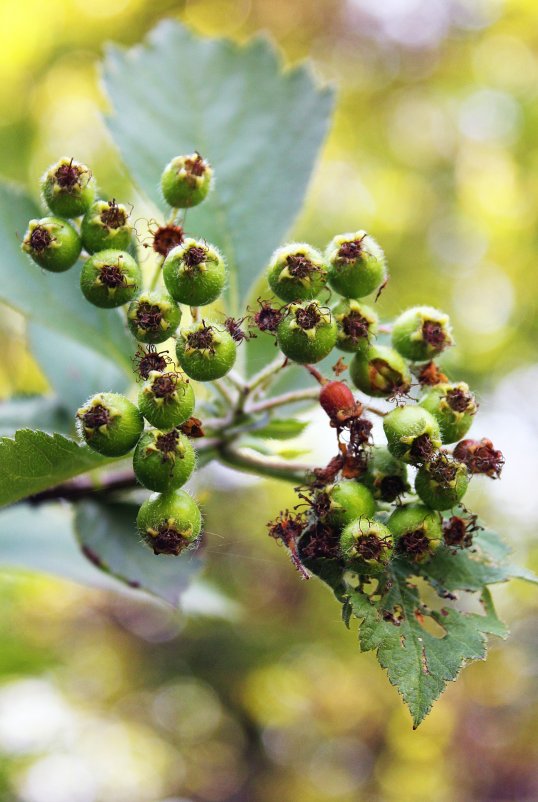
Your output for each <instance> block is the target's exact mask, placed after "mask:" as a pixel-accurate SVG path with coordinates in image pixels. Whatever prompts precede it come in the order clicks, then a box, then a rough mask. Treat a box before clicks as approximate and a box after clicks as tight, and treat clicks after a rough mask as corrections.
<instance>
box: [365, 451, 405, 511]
mask: <svg viewBox="0 0 538 802" xmlns="http://www.w3.org/2000/svg"><path fill="white" fill-rule="evenodd" d="M361 482H363V483H364V484H365V485H366V487H368V488H370V490H371V491H372V493H373V495H374V498H375V499H378V500H379V501H385V502H388V503H392V502H393V501H395V500H396V499H397V498H399V497H400V496H401V495H403V494H404V493H407V492H408V490H409V489H410V488H409V483H408V481H407V466H406V465H405V463H403V462H400V460H398V459H396V457H394V456H393V455H392V454H391V453H390V451H389V450H388V448H385V446H374V448H373V449H372V451H371V454H370V458H369V459H368V467H367V469H366V473H365V474H364V476H362V477H361Z"/></svg>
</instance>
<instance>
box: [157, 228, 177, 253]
mask: <svg viewBox="0 0 538 802" xmlns="http://www.w3.org/2000/svg"><path fill="white" fill-rule="evenodd" d="M184 238H185V234H184V231H183V228H182V227H181V226H172V225H170V226H161V227H160V228H158V229H157V231H156V232H155V234H154V235H153V250H154V251H155V252H156V253H159V254H160V255H161V256H168V254H169V253H170V251H171V250H172V248H175V247H176V246H177V245H181V243H182V242H183V240H184Z"/></svg>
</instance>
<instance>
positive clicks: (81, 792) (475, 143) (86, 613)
mask: <svg viewBox="0 0 538 802" xmlns="http://www.w3.org/2000/svg"><path fill="white" fill-rule="evenodd" d="M166 16H172V17H177V18H179V19H181V20H182V21H184V22H186V23H187V24H189V25H191V26H192V27H193V28H194V29H196V30H198V31H200V32H202V33H206V34H210V35H227V36H231V37H233V38H235V39H238V40H245V39H247V38H248V37H249V36H250V35H251V34H252V33H253V32H257V31H259V30H264V31H267V32H268V33H269V34H270V35H271V36H272V37H273V39H274V40H275V41H276V42H278V44H279V46H280V48H281V49H282V52H283V53H284V56H285V59H286V60H287V61H288V62H289V63H293V62H296V61H297V60H300V59H302V58H304V57H306V56H310V57H312V58H313V59H314V60H315V69H316V72H317V73H318V74H319V76H320V78H321V79H323V80H330V81H334V82H336V84H337V85H338V87H339V102H338V107H337V113H336V118H335V123H334V126H333V129H332V133H331V135H330V137H329V140H328V142H327V146H326V148H325V150H324V153H323V159H322V162H321V163H320V165H319V167H318V170H317V173H316V175H315V178H314V180H313V183H312V186H311V190H310V193H309V200H308V204H307V207H306V209H305V211H304V213H303V215H302V216H301V219H300V220H299V221H298V222H297V225H296V228H295V231H294V234H295V235H296V236H297V237H300V238H303V237H304V238H306V239H308V240H310V241H312V242H313V244H315V245H324V244H325V242H326V241H327V240H328V239H329V238H330V237H331V236H332V235H333V234H334V233H336V232H339V231H345V230H355V229H357V228H359V227H364V228H366V229H368V230H369V231H370V232H371V233H372V234H373V235H374V236H375V237H376V238H378V239H379V241H380V242H381V244H382V245H383V246H384V248H385V250H386V252H387V256H388V260H389V264H390V267H391V273H392V278H391V282H390V284H389V287H388V289H387V290H386V292H385V293H384V296H383V299H382V309H383V311H384V312H385V313H386V314H387V315H390V314H393V313H395V312H397V311H398V310H399V309H401V308H402V307H403V306H405V305H406V304H408V303H416V302H422V303H434V304H437V305H440V306H442V307H443V308H445V309H446V311H448V312H450V313H451V314H452V316H453V322H454V326H455V330H456V334H457V339H458V346H459V348H458V349H457V352H456V354H454V356H453V357H452V363H451V366H450V368H451V372H452V374H453V375H457V376H459V377H461V378H462V379H466V380H468V381H470V382H471V383H472V384H473V387H474V388H475V389H476V390H477V391H478V392H479V394H480V397H481V403H482V409H481V414H480V415H479V418H478V420H477V423H476V427H475V429H474V430H473V431H474V433H475V434H476V435H477V436H483V435H489V436H491V437H492V439H493V440H494V442H495V444H496V446H497V447H499V448H501V449H502V450H503V451H504V452H505V454H506V456H507V466H506V469H505V473H504V476H503V479H502V480H501V482H495V483H493V482H489V483H488V482H487V480H485V479H484V480H483V481H482V482H481V481H480V480H478V481H477V482H476V483H474V488H473V503H474V507H476V508H477V509H478V510H479V511H480V512H481V513H482V514H483V515H484V516H485V517H486V518H487V520H488V522H489V523H490V524H492V525H493V526H496V527H497V528H498V529H499V530H500V531H501V532H502V533H503V534H504V535H505V536H506V537H507V538H508V539H509V540H510V542H511V543H512V544H513V545H514V547H515V548H516V551H517V554H518V557H519V559H520V560H523V561H526V562H527V563H529V564H531V565H532V564H533V562H534V563H535V564H536V562H537V556H538V555H536V553H533V549H534V541H535V534H534V533H535V531H536V524H537V523H538V494H537V493H536V490H535V487H536V481H537V480H538V458H537V456H536V455H537V453H538V413H537V412H536V398H537V393H538V368H537V367H536V366H535V365H534V364H533V362H534V361H535V359H536V348H535V340H536V328H537V316H536V314H535V308H536V288H537V284H538V276H537V271H536V267H535V259H536V256H535V252H536V247H535V246H536V240H537V218H538V204H537V203H536V201H537V195H538V172H537V169H536V168H537V165H538V149H537V148H536V146H535V139H536V134H537V132H538V105H537V103H536V96H537V90H538V56H537V51H536V44H537V40H538V6H537V5H536V4H535V3H534V2H533V1H532V0H505V2H504V3H503V2H502V0H384V2H381V0H317V2H316V3H307V2H304V0H303V2H297V0H272V2H271V3H268V2H263V0H237V2H224V0H189V1H187V2H183V3H179V2H167V1H166V0H151V2H149V0H115V2H111V0H46V2H43V0H3V2H2V3H1V4H0V173H1V174H3V175H4V176H7V177H8V178H11V179H14V180H17V181H22V182H24V183H27V184H28V185H31V186H35V184H36V180H37V178H38V177H39V175H40V174H41V172H42V171H43V169H44V168H45V166H46V165H47V164H48V163H49V162H51V161H53V160H55V159H56V158H58V157H59V156H60V155H63V154H70V155H75V156H76V157H77V158H79V159H81V160H83V161H86V162H89V163H91V165H92V167H93V169H94V170H95V172H96V173H97V174H98V175H99V176H107V179H106V190H107V191H108V192H109V193H110V194H112V195H114V194H115V195H116V196H117V197H121V198H123V197H124V194H125V192H127V191H128V189H127V187H128V184H127V183H126V177H125V175H124V173H123V172H122V169H121V165H118V163H117V158H116V156H115V153H114V151H113V149H112V146H111V142H110V139H109V137H108V134H107V133H106V131H105V128H104V125H103V123H102V122H101V118H100V114H101V113H102V111H103V110H104V109H106V99H105V98H104V97H103V96H102V94H101V91H100V88H99V81H98V70H97V66H96V64H97V61H98V59H99V55H100V53H101V50H102V45H103V43H104V42H106V41H108V40H111V39H114V40H116V41H119V42H122V43H125V44H131V43H134V42H136V41H138V40H140V39H141V38H142V37H143V35H144V34H145V33H146V32H147V30H148V29H149V28H150V27H151V26H152V25H153V24H154V23H155V22H157V21H158V20H159V19H162V18H163V17H166ZM102 183H105V182H104V181H103V182H102ZM0 258H1V255H0ZM0 337H1V341H2V348H3V359H2V361H1V363H0V396H1V397H9V395H11V394H12V393H14V392H31V391H34V392H35V391H40V390H42V389H43V387H44V379H43V378H42V377H41V376H40V375H39V372H38V371H37V369H36V368H35V366H34V365H33V363H32V360H31V358H30V357H28V356H27V355H26V351H25V340H24V330H23V327H22V324H21V322H20V320H19V319H18V318H17V317H16V316H14V315H12V314H8V313H7V312H6V311H5V310H4V311H2V313H1V317H0ZM313 428H314V427H313V426H312V427H311V429H313ZM310 437H313V435H312V434H311V435H310ZM205 485H206V490H205V491H203V492H204V494H205V496H204V499H203V500H204V501H205V505H206V513H207V517H208V521H207V528H208V530H209V533H210V536H209V545H208V549H207V552H208V558H209V565H208V568H207V570H206V576H207V577H208V578H209V579H210V580H211V582H212V583H213V584H214V585H216V586H217V587H218V588H219V589H220V590H221V591H222V593H223V594H225V595H226V596H227V597H229V599H231V600H232V601H230V602H229V603H226V604H225V603H224V602H219V603H218V604H217V608H218V609H217V610H215V611H214V614H209V613H210V611H209V610H208V605H207V600H204V599H191V602H190V607H191V615H189V616H186V615H177V614H174V613H172V612H170V611H169V610H167V609H165V608H164V607H161V606H159V605H157V604H155V603H147V602H143V601H141V600H137V599H136V598H131V597H128V598H125V597H121V598H120V597H116V596H108V595H106V594H100V593H97V592H90V591H87V590H84V589H82V588H78V587H75V586H74V585H71V584H69V583H62V582H59V581H55V580H51V579H45V578H41V577H36V576H30V575H24V574H18V573H14V572H9V573H8V572H3V573H1V574H0V595H1V601H0V604H1V609H2V612H1V614H0V799H1V800H6V802H14V801H15V800H16V801H17V802H204V801H205V800H208V801H209V802H212V801H214V802H280V800H284V801H285V802H287V801H288V800H290V802H291V800H293V802H363V801H364V802H393V801H394V802H396V801H397V802H408V801H409V802H423V801H424V802H432V801H433V802H467V801H468V800H473V801H474V800H476V801H477V802H508V801H509V800H514V801H516V802H531V801H532V802H535V800H537V799H538V739H537V738H536V733H537V731H538V681H537V669H538V624H537V617H536V612H537V608H538V600H537V596H536V592H535V591H534V590H533V589H532V588H530V587H526V586H522V585H518V584H513V585H512V586H511V587H510V588H498V589H497V590H496V591H495V599H496V601H497V603H498V605H499V608H500V612H501V615H502V616H503V617H504V618H505V620H507V621H508V622H509V623H510V625H511V628H512V635H511V638H510V640H509V641H508V643H507V644H500V643H494V644H493V646H492V649H491V653H490V657H489V659H488V662H487V663H486V664H478V665H474V666H472V667H470V668H469V669H467V670H466V671H465V672H464V673H463V675H462V677H461V678H460V680H459V681H458V683H457V684H455V685H453V686H451V687H450V688H449V690H448V691H447V693H446V694H445V695H444V697H443V698H442V699H441V701H440V702H439V703H438V704H437V706H436V708H435V709H434V712H433V713H432V714H431V716H430V717H429V718H428V719H427V720H426V722H425V723H424V724H423V725H422V726H421V728H420V729H419V730H418V731H417V732H416V733H412V731H411V725H410V719H409V716H408V714H407V712H406V711H405V709H404V707H403V705H402V703H401V702H400V700H399V698H398V696H397V694H396V692H395V690H394V689H393V688H391V687H390V685H389V684H388V682H387V679H386V677H385V675H384V674H383V673H382V672H381V670H380V669H379V667H378V666H377V663H376V661H375V658H374V657H373V656H372V655H371V654H369V655H360V654H359V653H358V649H357V645H356V643H355V635H354V634H351V633H346V632H345V630H344V629H343V627H342V624H341V622H340V620H339V609H338V606H337V605H336V604H335V603H334V602H333V600H332V599H331V598H330V594H329V593H328V592H327V591H326V590H325V589H324V588H322V587H321V586H320V585H318V583H317V582H316V581H312V582H309V583H301V582H300V581H299V579H298V576H297V574H296V573H295V572H294V571H293V569H292V567H291V566H290V565H289V563H288V560H287V557H286V555H285V553H284V551H283V550H278V549H277V548H276V546H275V544H274V543H273V542H270V541H269V539H268V538H267V537H265V535H264V529H263V525H262V523H260V522H263V521H265V520H268V519H269V518H271V517H273V515H274V514H275V512H276V511H277V509H278V507H279V506H285V504H286V503H287V502H289V500H290V498H291V496H290V494H289V491H288V490H287V488H285V487H283V486H282V485H279V484H275V483H266V482H265V483H256V482H247V483H243V482H240V481H238V480H237V477H236V476H235V475H234V474H232V473H231V472H227V473H226V474H224V475H219V476H218V477H217V481H215V475H214V474H211V473H209V475H208V476H207V477H206V480H205Z"/></svg>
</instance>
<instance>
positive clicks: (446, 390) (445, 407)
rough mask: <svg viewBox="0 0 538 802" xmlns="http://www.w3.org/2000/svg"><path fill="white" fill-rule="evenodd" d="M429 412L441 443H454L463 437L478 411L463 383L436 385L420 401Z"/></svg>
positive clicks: (467, 386)
mask: <svg viewBox="0 0 538 802" xmlns="http://www.w3.org/2000/svg"><path fill="white" fill-rule="evenodd" d="M420 406H421V407H424V409H427V410H428V412H431V414H432V415H433V417H434V418H435V419H436V420H437V423H438V424H439V428H440V429H441V440H442V441H443V443H455V442H456V440H461V438H462V437H464V436H465V435H466V434H467V432H468V431H469V429H470V428H471V424H472V422H473V417H474V415H475V414H476V412H477V410H478V404H477V403H476V399H475V397H474V395H473V394H472V393H471V392H470V390H469V385H468V384H466V383H465V382H458V384H448V383H446V384H437V385H436V386H435V387H433V388H432V389H431V390H429V392H427V393H426V395H425V396H424V397H423V398H422V400H421V401H420Z"/></svg>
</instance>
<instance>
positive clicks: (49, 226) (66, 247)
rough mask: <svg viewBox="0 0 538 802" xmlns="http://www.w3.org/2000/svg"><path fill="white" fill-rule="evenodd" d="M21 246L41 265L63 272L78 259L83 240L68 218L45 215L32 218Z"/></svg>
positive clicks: (55, 271)
mask: <svg viewBox="0 0 538 802" xmlns="http://www.w3.org/2000/svg"><path fill="white" fill-rule="evenodd" d="M21 247H22V249H23V251H25V252H26V253H27V254H29V255H30V256H31V257H32V259H33V260H34V262H36V263H37V264H38V265H39V266H40V267H42V268H44V269H45V270H50V272H51V273H63V272H64V271H65V270H69V268H70V267H73V265H74V264H75V262H76V261H77V259H78V257H79V256H80V251H81V248H82V242H81V240H80V237H79V235H78V232H77V231H76V230H75V229H74V228H73V226H72V225H70V224H69V223H68V222H67V220H61V219H60V218H59V217H43V218H42V219H41V220H30V222H29V223H28V229H27V231H26V234H25V235H24V239H23V241H22V245H21Z"/></svg>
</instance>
